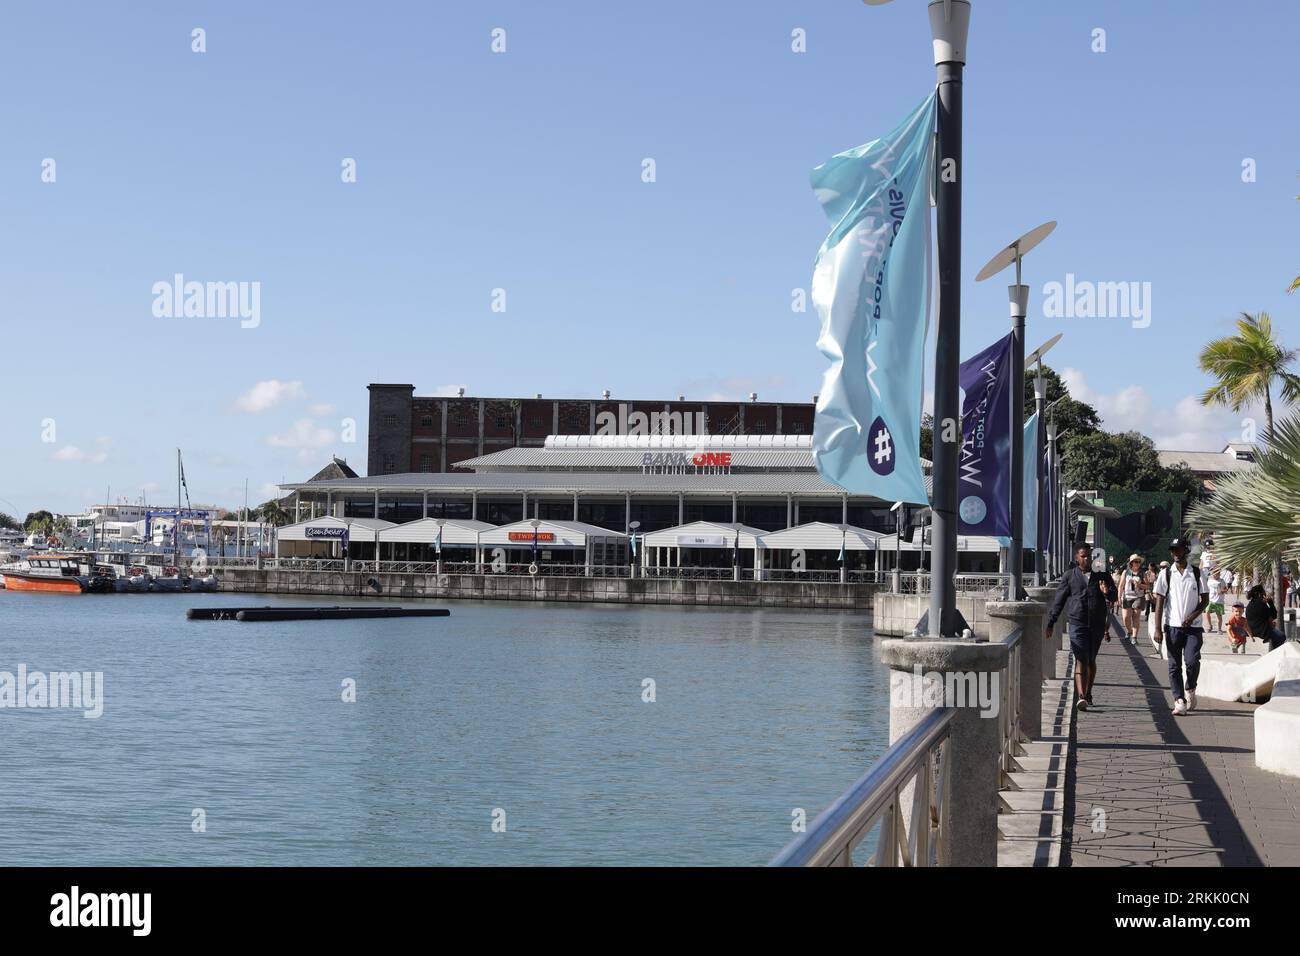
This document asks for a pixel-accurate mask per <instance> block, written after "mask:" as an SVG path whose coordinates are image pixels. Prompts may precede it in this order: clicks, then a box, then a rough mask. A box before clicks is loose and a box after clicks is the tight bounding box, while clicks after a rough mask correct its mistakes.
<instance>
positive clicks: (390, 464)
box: [383, 455, 397, 475]
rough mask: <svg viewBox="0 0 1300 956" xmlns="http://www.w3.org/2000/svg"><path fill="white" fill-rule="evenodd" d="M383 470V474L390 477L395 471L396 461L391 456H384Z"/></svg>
mask: <svg viewBox="0 0 1300 956" xmlns="http://www.w3.org/2000/svg"><path fill="white" fill-rule="evenodd" d="M383 468H384V474H386V475H391V474H392V473H393V472H394V471H396V470H397V459H396V458H395V457H394V456H393V455H385V456H384V463H383Z"/></svg>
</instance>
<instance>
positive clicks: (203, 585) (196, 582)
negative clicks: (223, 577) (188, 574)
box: [190, 571, 221, 591]
mask: <svg viewBox="0 0 1300 956" xmlns="http://www.w3.org/2000/svg"><path fill="white" fill-rule="evenodd" d="M220 588H221V582H220V581H218V580H217V576H216V575H215V574H213V573H212V572H211V571H208V572H207V573H206V574H204V576H203V577H201V578H190V590H191V591H217V590H220Z"/></svg>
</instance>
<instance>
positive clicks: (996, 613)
mask: <svg viewBox="0 0 1300 956" xmlns="http://www.w3.org/2000/svg"><path fill="white" fill-rule="evenodd" d="M984 607H985V610H986V611H987V612H988V616H989V640H990V641H995V642H997V641H1005V640H1007V639H1008V638H1009V637H1011V635H1012V634H1014V633H1015V632H1016V631H1020V632H1021V636H1020V686H1019V687H1018V688H1015V689H1016V691H1017V692H1018V694H1019V701H1020V731H1021V734H1022V735H1023V737H1024V739H1026V740H1039V739H1041V738H1042V736H1043V677H1044V674H1043V664H1044V662H1045V656H1044V653H1043V647H1044V642H1043V618H1044V616H1045V615H1046V614H1047V607H1046V605H1043V604H1040V603H1038V602H1037V601H989V602H988V603H987V604H985V605H984Z"/></svg>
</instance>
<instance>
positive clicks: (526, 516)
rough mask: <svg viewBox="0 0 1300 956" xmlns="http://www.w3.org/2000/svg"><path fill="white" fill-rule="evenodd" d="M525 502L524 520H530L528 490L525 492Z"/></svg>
mask: <svg viewBox="0 0 1300 956" xmlns="http://www.w3.org/2000/svg"><path fill="white" fill-rule="evenodd" d="M523 502H524V517H523V520H524V521H527V520H528V492H526V491H525V492H523Z"/></svg>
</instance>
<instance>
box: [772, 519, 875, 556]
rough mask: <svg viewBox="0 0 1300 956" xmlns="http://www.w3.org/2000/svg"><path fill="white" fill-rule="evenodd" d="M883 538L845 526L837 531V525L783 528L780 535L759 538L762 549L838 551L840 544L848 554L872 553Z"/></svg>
mask: <svg viewBox="0 0 1300 956" xmlns="http://www.w3.org/2000/svg"><path fill="white" fill-rule="evenodd" d="M883 537H885V535H884V534H882V533H881V532H879V531H870V530H868V529H867V528H855V527H854V526H853V525H849V526H848V527H847V528H845V529H841V528H840V526H839V525H837V524H829V523H827V522H825V521H810V522H808V523H807V524H801V525H796V526H795V527H793V528H786V529H785V530H784V531H769V532H768V533H767V534H765V535H763V547H765V548H781V549H786V548H807V549H810V550H813V551H827V550H834V551H838V550H839V548H840V542H841V541H842V542H843V543H844V547H845V548H846V549H847V550H849V551H875V550H876V542H877V541H879V540H880V539H881V538H883Z"/></svg>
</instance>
